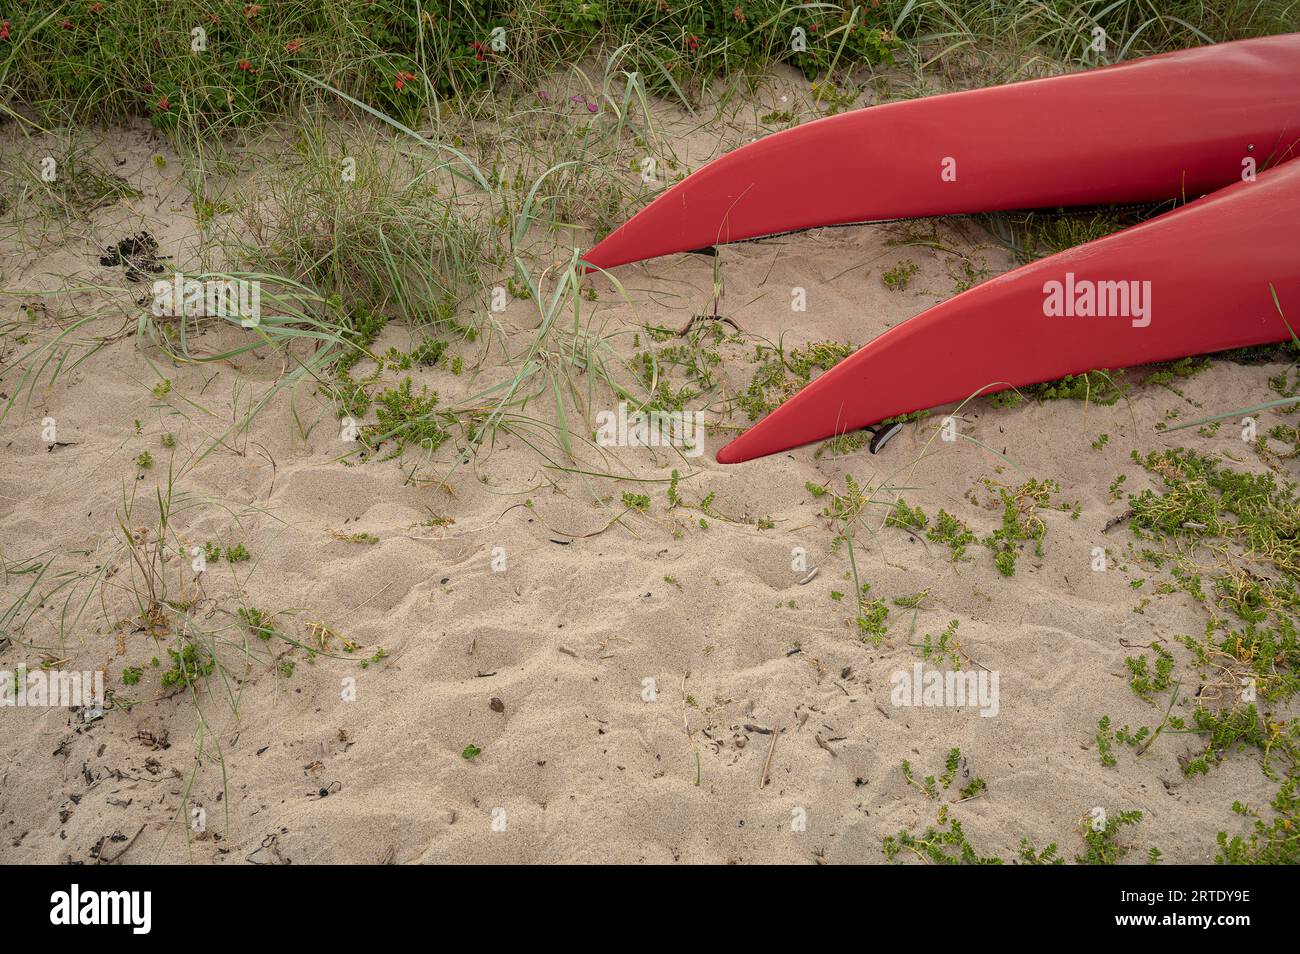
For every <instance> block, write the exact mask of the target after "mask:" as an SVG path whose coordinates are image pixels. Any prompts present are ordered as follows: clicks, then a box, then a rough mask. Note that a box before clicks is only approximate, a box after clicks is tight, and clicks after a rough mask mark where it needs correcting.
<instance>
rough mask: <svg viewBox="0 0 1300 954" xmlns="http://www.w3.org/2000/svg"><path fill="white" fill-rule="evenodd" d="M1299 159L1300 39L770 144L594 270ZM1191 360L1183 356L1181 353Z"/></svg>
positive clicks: (1160, 194)
mask: <svg viewBox="0 0 1300 954" xmlns="http://www.w3.org/2000/svg"><path fill="white" fill-rule="evenodd" d="M1297 154H1300V34H1288V35H1284V36H1273V37H1265V38H1262V39H1257V40H1242V41H1240V42H1236V43H1223V44H1218V45H1214V46H1205V47H1199V48H1197V49H1192V50H1185V51H1180V52H1177V53H1165V54H1161V55H1159V56H1152V57H1147V58H1145V59H1139V60H1134V61H1132V62H1128V63H1122V64H1119V65H1116V66H1108V67H1103V68H1101V69H1096V70H1089V71H1086V72H1082V73H1071V74H1068V75H1064V76H1057V77H1053V78H1050V79H1042V80H1030V81H1028V82H1023V83H1014V84H1011V85H1008V86H999V87H994V88H991V89H980V90H972V91H969V92H964V93H952V94H949V95H944V96H933V97H929V98H926V99H917V100H910V101H906V102H898V103H888V104H886V105H883V106H873V107H870V108H868V109H860V110H856V111H854V112H850V113H845V114H843V115H839V116H832V117H830V118H827V119H821V120H817V121H816V122H812V123H808V124H806V125H803V126H797V127H795V128H794V129H789V130H786V131H784V132H779V133H776V134H774V135H771V136H767V137H765V138H763V139H761V140H759V141H758V142H755V143H751V144H750V145H747V146H743V147H741V148H739V149H736V150H734V151H733V152H730V153H728V154H727V155H725V156H722V157H721V158H719V159H717V160H715V161H713V162H711V163H709V164H708V165H706V166H704V167H703V168H701V169H699V170H698V171H696V172H694V173H693V174H691V175H690V176H688V177H687V178H686V179H684V180H683V181H682V182H680V183H678V184H677V185H675V186H673V187H672V188H670V189H668V190H667V191H666V192H664V193H663V194H662V195H660V196H659V197H658V198H656V199H655V200H654V201H653V202H651V203H650V204H649V205H648V206H646V207H645V208H644V209H642V210H641V211H640V212H638V213H637V214H636V215H634V216H633V217H632V218H631V219H630V220H628V221H627V222H626V223H624V224H623V225H622V226H620V227H619V228H618V229H616V230H615V231H614V232H613V233H612V234H610V235H609V237H608V238H606V239H605V240H604V241H602V242H600V243H599V244H598V245H596V246H595V248H593V249H591V250H590V251H589V252H587V254H586V255H584V256H583V259H584V261H585V262H587V263H588V265H590V266H593V267H596V268H613V267H614V266H616V265H621V264H624V263H626V262H635V261H640V260H642V259H647V258H654V257H656V256H659V255H668V254H670V253H673V252H686V251H692V250H695V249H700V248H704V247H707V246H711V245H716V244H719V243H723V242H734V241H739V240H741V239H748V238H754V237H757V236H762V235H772V234H775V233H778V232H789V231H795V230H798V229H807V228H814V227H817V226H823V225H835V224H841V223H847V222H866V221H872V220H881V219H896V218H905V217H912V216H927V215H950V214H961V213H972V212H992V211H998V210H1005V209H1021V208H1039V207H1043V206H1069V205H1093V204H1116V203H1129V202H1160V201H1164V200H1166V199H1173V198H1194V197H1196V196H1199V195H1201V194H1202V193H1204V192H1208V191H1211V190H1214V189H1217V188H1220V187H1222V186H1225V185H1228V184H1229V183H1232V182H1236V181H1238V180H1240V179H1241V177H1242V171H1243V163H1244V162H1245V161H1246V160H1253V164H1254V166H1255V167H1256V168H1257V169H1259V170H1263V169H1266V168H1269V167H1270V166H1274V165H1277V164H1278V163H1280V162H1283V161H1285V160H1286V159H1288V158H1291V157H1292V156H1294V155H1297ZM1183 353H1186V352H1183Z"/></svg>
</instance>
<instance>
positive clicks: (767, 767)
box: [758, 729, 782, 792]
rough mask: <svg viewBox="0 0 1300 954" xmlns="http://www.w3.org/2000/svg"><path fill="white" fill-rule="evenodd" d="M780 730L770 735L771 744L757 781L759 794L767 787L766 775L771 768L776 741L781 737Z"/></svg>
mask: <svg viewBox="0 0 1300 954" xmlns="http://www.w3.org/2000/svg"><path fill="white" fill-rule="evenodd" d="M781 731H782V730H781V729H777V730H776V731H775V732H773V733H772V743H771V744H770V745H769V746H768V747H767V760H766V761H765V762H764V763H763V775H762V777H761V778H759V780H758V790H759V791H760V792H761V791H762V790H763V789H764V787H766V785H767V774H768V772H769V771H771V768H772V753H773V752H775V751H776V740H777V739H779V738H780V737H781Z"/></svg>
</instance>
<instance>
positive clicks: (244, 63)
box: [239, 60, 253, 73]
mask: <svg viewBox="0 0 1300 954" xmlns="http://www.w3.org/2000/svg"><path fill="white" fill-rule="evenodd" d="M239 68H240V69H241V70H243V71H244V72H245V73H247V72H248V71H249V70H251V69H252V68H253V64H252V63H250V62H248V60H240V61H239Z"/></svg>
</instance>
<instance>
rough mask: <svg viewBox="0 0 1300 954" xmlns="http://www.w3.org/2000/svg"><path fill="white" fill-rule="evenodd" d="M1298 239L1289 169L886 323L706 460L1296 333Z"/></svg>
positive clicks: (735, 457)
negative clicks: (973, 399)
mask: <svg viewBox="0 0 1300 954" xmlns="http://www.w3.org/2000/svg"><path fill="white" fill-rule="evenodd" d="M1298 230H1300V161H1292V162H1288V163H1285V164H1283V165H1281V166H1279V167H1277V168H1274V169H1271V170H1268V171H1266V172H1263V173H1261V174H1260V175H1259V176H1258V177H1257V179H1255V180H1254V181H1238V182H1237V183H1236V184H1234V185H1231V186H1229V187H1227V188H1225V189H1222V190H1220V191H1218V192H1216V193H1214V194H1213V195H1210V196H1207V197H1205V198H1202V199H1199V200H1197V201H1195V202H1192V203H1189V204H1188V205H1186V206H1183V207H1181V208H1179V209H1176V210H1174V211H1172V212H1168V213H1166V214H1164V215H1161V216H1158V217H1156V218H1153V219H1151V220H1149V221H1147V222H1144V223H1142V224H1141V225H1137V226H1134V227H1132V228H1129V229H1126V230H1125V231H1123V232H1118V233H1116V234H1114V235H1110V236H1106V237H1105V238H1101V239H1098V240H1097V241H1094V242H1089V243H1087V244H1085V245H1081V246H1079V247H1077V248H1073V249H1069V250H1067V251H1064V252H1061V253H1059V254H1056V255H1052V256H1050V257H1048V258H1044V259H1041V260H1039V261H1036V262H1032V263H1030V264H1028V265H1025V266H1023V267H1021V268H1017V269H1015V270H1013V271H1010V272H1008V273H1006V274H1004V275H1001V276H999V277H997V278H994V279H992V280H990V281H987V282H985V283H983V284H981V285H977V286H976V287H974V288H972V289H969V290H968V291H966V292H963V293H962V294H960V295H957V296H955V297H953V298H951V299H949V300H947V301H945V302H942V303H940V304H938V305H936V306H934V307H933V308H930V309H928V310H927V311H925V312H923V313H921V314H920V315H917V316H916V317H914V318H911V319H909V320H907V321H905V322H903V323H902V324H900V325H897V326H896V327H894V328H891V329H889V330H888V331H886V332H885V333H883V334H881V335H880V336H879V337H877V338H875V339H874V340H873V341H871V342H869V343H868V344H867V345H866V346H864V347H863V348H861V349H860V350H858V351H857V352H856V353H854V354H853V355H851V356H850V357H848V358H847V359H845V360H844V361H842V362H840V363H839V364H838V365H836V366H835V367H833V368H831V369H830V370H829V371H828V372H826V373H825V374H824V375H822V376H821V377H819V378H818V379H817V380H815V381H813V382H812V383H811V384H810V385H808V386H807V387H805V388H804V389H803V390H802V391H800V392H799V393H798V394H796V395H795V396H794V397H792V398H791V399H790V400H788V401H787V402H786V403H785V404H783V405H781V406H780V407H778V408H777V409H776V410H775V411H773V412H772V413H771V414H770V415H768V416H767V417H766V418H764V419H763V420H762V421H760V422H759V423H758V424H756V425H755V426H753V427H751V428H750V429H749V430H748V431H746V432H745V433H743V434H741V436H740V437H738V438H736V440H734V441H732V442H731V443H730V444H728V445H727V446H726V447H724V448H722V449H721V450H720V451H719V452H718V455H717V459H718V461H719V462H720V463H724V464H731V463H738V462H741V461H746V460H750V459H752V458H755V457H761V456H764V455H767V454H773V453H776V452H778V451H782V450H786V449H789V448H791V447H796V446H798V445H801V444H806V443H809V442H811V441H816V440H820V439H823V438H827V437H832V436H834V435H836V434H841V433H844V432H846V431H850V430H854V429H857V428H861V427H865V426H868V425H870V424H875V423H877V422H879V421H881V420H884V419H885V418H889V417H895V416H898V415H901V414H906V413H910V412H913V411H919V410H925V409H929V408H933V407H938V406H940V405H944V404H950V403H954V402H959V401H963V400H965V399H967V398H968V397H971V396H972V395H974V394H976V393H985V394H987V393H992V392H995V391H1001V390H1004V389H1006V388H1008V387H1010V386H1013V385H1014V386H1022V385H1028V384H1037V383H1039V382H1042V381H1051V380H1056V379H1058V378H1062V377H1065V376H1066V375H1071V374H1081V373H1083V372H1086V371H1090V370H1094V369H1096V368H1122V367H1129V366H1132V365H1137V364H1147V363H1150V362H1154V361H1164V360H1170V359H1174V358H1181V357H1184V356H1187V355H1191V354H1206V353H1210V352H1214V351H1223V350H1227V349H1230V348H1241V347H1248V346H1252V345H1262V344H1269V343H1275V342H1280V341H1286V340H1288V339H1290V338H1291V330H1290V327H1300V255H1298V254H1297V247H1298V246H1297V242H1296V235H1297V231H1298ZM1275 295H1276V300H1275V297H1274V296H1275ZM1284 316H1285V317H1284ZM1288 321H1289V322H1290V327H1288Z"/></svg>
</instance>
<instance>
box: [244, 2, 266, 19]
mask: <svg viewBox="0 0 1300 954" xmlns="http://www.w3.org/2000/svg"><path fill="white" fill-rule="evenodd" d="M261 12H262V6H261V4H258V3H246V4H244V19H245V20H251V19H253V18H254V17H255V16H257V15H258V14H259V13H261Z"/></svg>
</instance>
